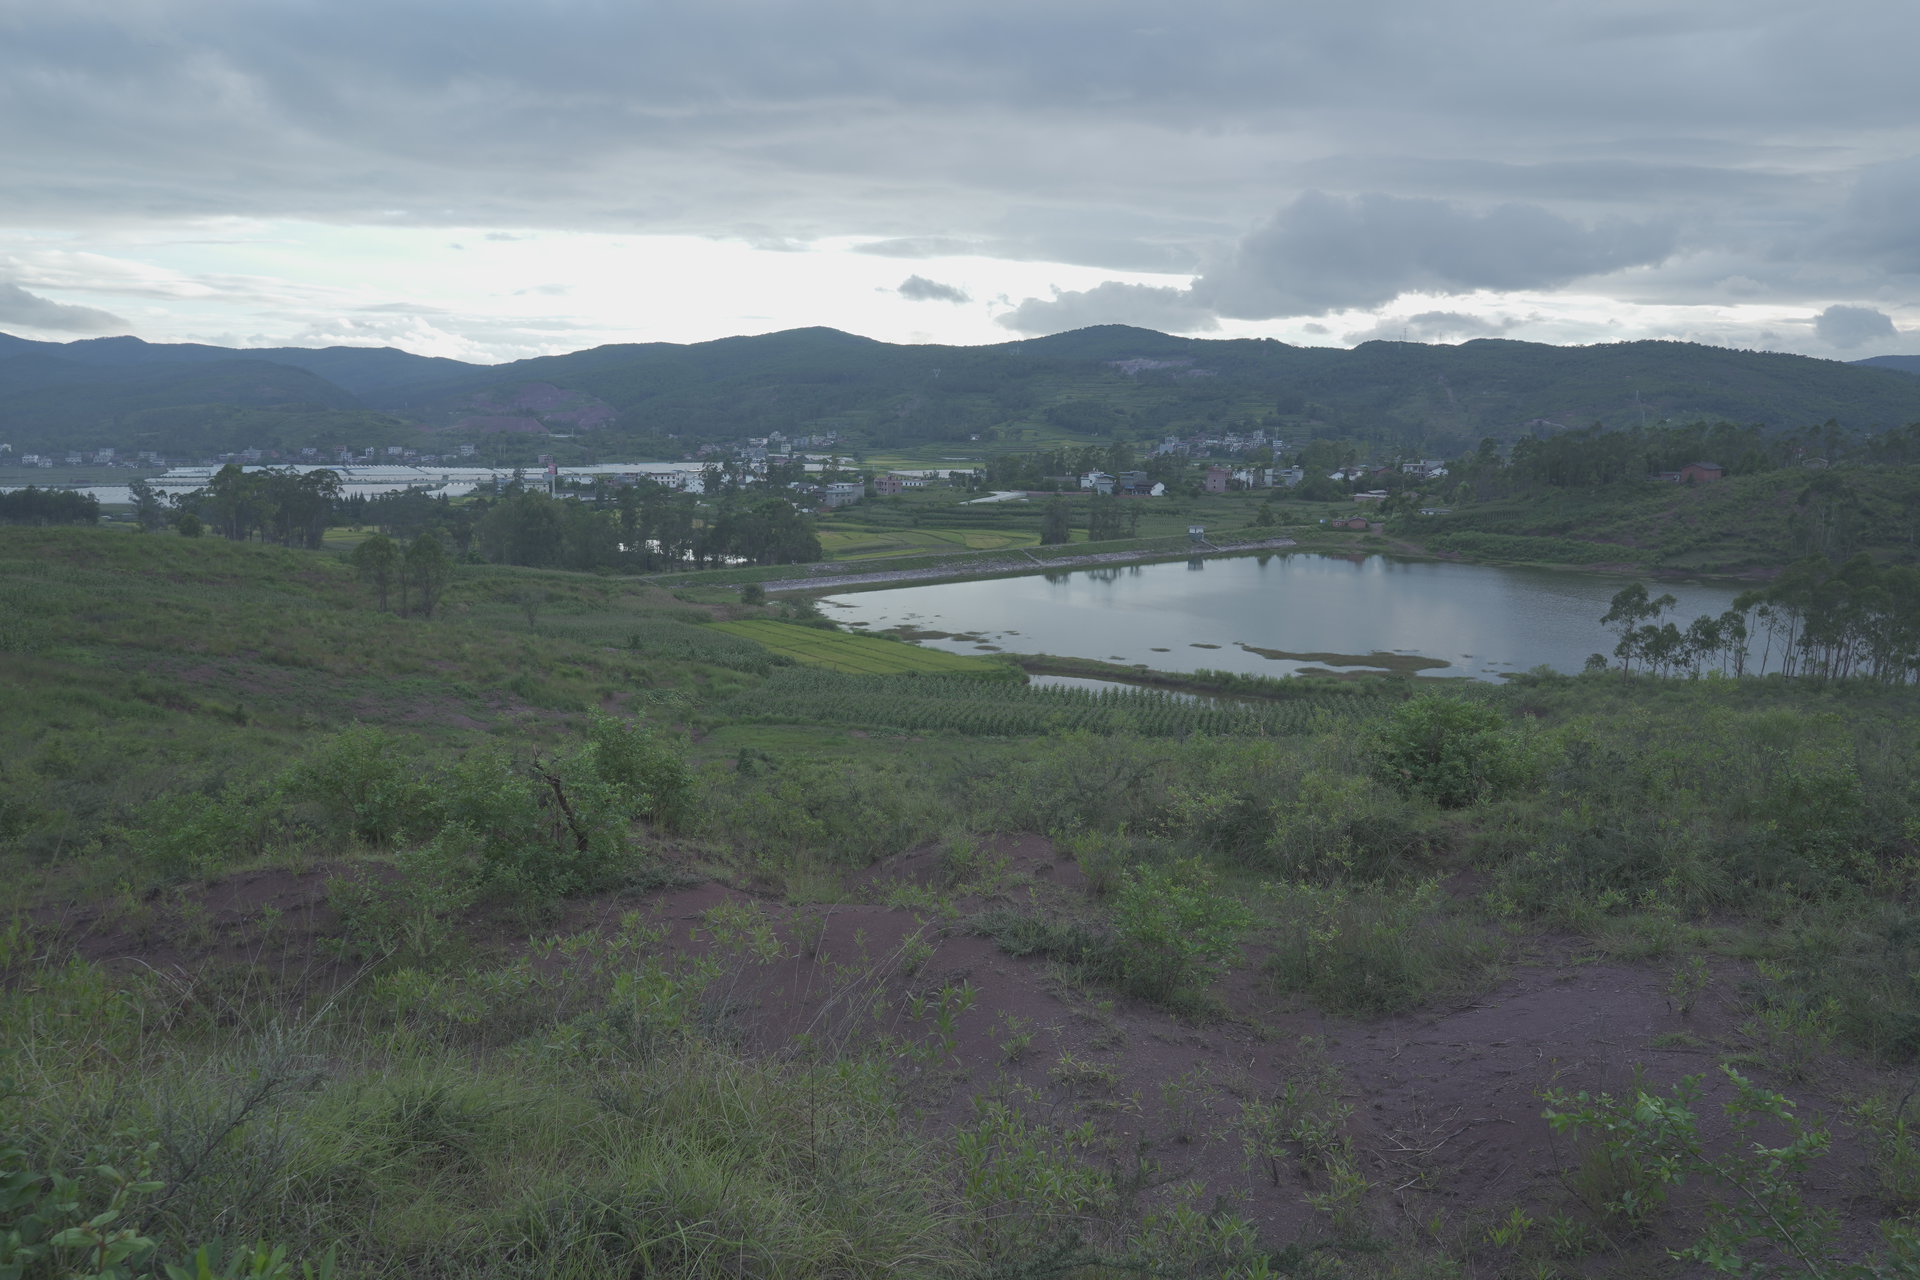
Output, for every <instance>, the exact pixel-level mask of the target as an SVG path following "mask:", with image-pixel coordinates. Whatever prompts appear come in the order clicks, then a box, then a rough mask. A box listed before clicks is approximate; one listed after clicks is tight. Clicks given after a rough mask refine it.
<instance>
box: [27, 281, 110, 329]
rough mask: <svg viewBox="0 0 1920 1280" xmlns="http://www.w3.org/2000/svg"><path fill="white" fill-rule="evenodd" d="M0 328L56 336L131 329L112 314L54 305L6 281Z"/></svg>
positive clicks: (66, 304)
mask: <svg viewBox="0 0 1920 1280" xmlns="http://www.w3.org/2000/svg"><path fill="white" fill-rule="evenodd" d="M0 324H5V325H18V326H20V327H22V328H27V329H43V330H50V331H52V332H55V333H106V332H109V331H118V332H121V333H125V332H127V331H128V329H129V328H130V326H129V325H128V324H127V322H126V321H125V320H122V319H121V318H120V317H119V316H116V315H114V314H113V313H112V312H111V311H101V310H100V309H98V308H97V307H78V306H74V305H73V304H72V303H67V302H55V301H53V299H51V298H43V297H41V296H40V295H39V294H37V293H28V292H27V291H26V290H25V289H22V288H21V287H20V286H19V285H17V284H12V283H9V282H5V281H0Z"/></svg>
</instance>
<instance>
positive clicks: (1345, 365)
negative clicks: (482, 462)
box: [0, 325, 1920, 455]
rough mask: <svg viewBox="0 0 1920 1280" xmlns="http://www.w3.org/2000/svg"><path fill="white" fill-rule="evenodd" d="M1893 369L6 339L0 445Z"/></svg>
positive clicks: (561, 426) (1743, 403) (1846, 418)
mask: <svg viewBox="0 0 1920 1280" xmlns="http://www.w3.org/2000/svg"><path fill="white" fill-rule="evenodd" d="M1902 361H1913V362H1914V363H1917V364H1920V358H1916V357H1881V358H1879V359H1876V360H1873V361H1865V362H1861V363H1858V364H1845V363H1841V362H1838V361H1832V360H1817V359H1813V358H1811V357H1807V356H1796V355H1785V354H1780V353H1771V352H1755V351H1735V350H1730V349H1726V348H1720V347H1707V346H1700V345H1697V344H1691V343H1679V342H1628V343H1615V344H1608V345H1602V346H1591V347H1555V346H1547V345H1543V344H1539V343H1527V342H1512V341H1506V340H1498V339H1481V340H1476V341H1473V342H1467V343H1462V344H1461V345H1459V346H1433V345H1425V344H1420V343H1403V342H1369V343H1365V344H1362V345H1361V346H1359V347H1356V348H1354V349H1352V350H1346V349H1342V348H1332V347H1295V346H1289V345H1287V344H1285V343H1281V342H1274V341H1270V340H1263V339H1228V340H1217V339H1201V338H1179V337H1171V336H1169V335H1167V334H1163V333H1156V332H1153V331H1151V330H1146V329H1134V328H1128V327H1125V326H1119V325H1106V326H1098V327H1095V328H1089V329H1081V330H1077V331H1074V332H1071V333H1062V334H1056V335H1053V336H1051V337H1045V338H1032V339H1027V340H1024V341H1018V342H1006V343H1000V344H996V345H993V346H983V347H943V346H901V345H893V344H890V343H884V342H877V341H874V340H871V339H868V338H861V337H856V336H854V335H852V334H846V333H841V332H839V331H837V330H833V329H822V328H814V329H795V330H789V331H787V332H784V333H773V334H764V335H758V336H751V337H737V338H724V339H720V340H718V341H714V342H701V343H691V344H685V345H682V344H676V343H641V344H616V345H610V346H603V347H596V348H593V349H591V350H587V351H577V352H572V353H570V354H567V355H560V356H545V357H540V358H537V359H531V360H519V361H514V362H512V363H510V364H501V365H492V366H485V365H472V364H466V363H463V362H461V361H457V360H446V359H439V358H431V357H424V356H415V355H410V354H408V353H407V352H404V351H396V350H393V349H391V348H351V347H329V348H325V349H320V350H304V349H298V348H274V349H262V350H236V349H228V348H222V347H213V346H204V345H196V344H159V343H147V342H142V341H140V340H139V339H136V338H97V339H89V340H85V341H79V342H69V343H43V342H29V341H26V340H24V339H19V338H12V337H8V336H6V335H3V334H0V440H11V441H12V442H13V443H14V444H15V446H16V448H20V449H31V448H36V447H44V448H60V447H69V448H77V447H86V446H87V445H88V444H114V445H124V446H127V447H133V444H134V442H133V438H132V437H133V436H134V435H135V434H136V433H137V434H139V435H141V436H142V437H143V438H145V439H148V440H155V439H159V438H160V437H161V436H164V434H165V430H164V429H163V428H162V427H161V425H160V424H162V423H177V424H190V423H191V422H192V421H193V420H194V412H195V411H196V410H198V409H201V408H205V407H208V406H226V407H228V408H246V409H250V410H272V411H274V412H277V413H279V414H280V415H281V416H280V418H279V419H277V421H278V424H279V425H278V426H277V427H276V428H275V430H276V431H277V432H281V433H283V435H284V433H291V435H293V436H297V435H298V434H299V425H298V422H297V421H296V420H295V419H293V418H289V417H288V416H287V415H289V414H297V413H299V412H314V411H325V412H328V413H331V414H339V413H344V412H351V411H362V412H368V413H369V415H370V416H369V417H367V418H365V419H358V420H356V421H358V422H360V423H362V424H363V425H365V426H367V427H368V428H369V429H370V428H371V427H372V425H374V424H375V423H388V424H393V423H394V420H396V419H398V420H402V421H403V422H407V423H413V424H417V427H418V429H419V430H421V431H425V432H438V433H449V434H450V435H451V436H452V437H453V438H472V437H475V436H478V435H480V434H482V433H485V432H511V433H516V434H515V435H514V437H513V438H514V439H515V440H516V441H518V442H519V443H518V444H516V445H515V447H516V448H528V449H531V448H534V447H552V446H545V445H544V441H545V439H546V438H547V434H548V433H553V434H557V435H566V436H577V437H579V442H576V443H575V444H574V445H572V446H569V447H572V448H575V449H584V448H588V447H591V448H592V449H593V450H595V451H597V452H598V453H600V454H602V455H604V454H607V453H622V452H633V453H640V454H644V453H653V454H656V455H658V454H677V453H679V452H681V451H683V450H684V449H685V448H687V447H689V446H690V445H691V444H693V443H695V442H698V441H701V440H722V439H734V438H739V437H742V436H749V435H752V436H758V435H766V434H768V433H770V432H772V431H782V432H785V433H787V434H789V435H793V434H819V433H821V432H826V431H832V432H835V433H837V434H838V435H839V436H840V437H841V439H842V440H844V441H846V442H847V443H848V444H850V445H856V446H865V447H876V448H877V447H901V446H909V445H914V444H924V443H932V442H942V441H967V440H969V439H970V438H972V437H981V438H984V439H988V440H991V439H993V438H996V437H998V438H1000V439H1002V440H1015V439H1023V438H1028V437H1032V438H1055V439H1057V438H1060V437H1062V436H1066V437H1071V438H1100V437H1105V436H1115V435H1118V436H1124V437H1127V438H1132V439H1141V440H1150V439H1154V438H1157V437H1159V436H1161V435H1165V434H1169V433H1180V434H1185V433H1188V432H1191V431H1197V430H1202V429H1206V428H1209V427H1222V426H1225V427H1238V428H1242V429H1250V428H1252V427H1256V426H1265V427H1267V428H1268V429H1270V430H1274V431H1277V432H1279V433H1280V434H1282V435H1283V436H1287V437H1290V438H1304V437H1310V436H1315V435H1324V436H1344V437H1351V438H1355V439H1360V440H1368V441H1377V442H1380V443H1382V444H1385V445H1391V446H1396V447H1405V448H1416V449H1420V450H1422V451H1426V452H1431V453H1434V454H1449V453H1456V452H1459V451H1462V450H1465V449H1469V448H1471V447H1473V446H1474V445H1475V444H1477V443H1478V442H1479V440H1480V439H1481V438H1482V437H1485V436H1492V437H1494V438H1496V439H1498V440H1501V441H1511V440H1513V439H1516V438H1518V437H1520V436H1522V435H1526V434H1529V433H1550V432H1553V431H1556V430H1561V429H1568V428H1574V427H1584V426H1588V425H1591V424H1592V423H1595V422H1603V423H1606V424H1608V425H1614V426H1625V425H1631V424H1634V423H1639V422H1658V421H1677V422H1686V421H1693V420H1697V419H1703V418H1704V419H1710V420H1721V419H1725V420H1731V421H1734V422H1739V423H1765V424H1767V425H1770V426H1775V427H1779V428H1782V429H1785V428H1801V427H1807V426H1811V425H1814V424H1818V423H1822V422H1825V421H1826V420H1828V419H1833V420H1835V421H1837V422H1838V423H1839V424H1840V425H1841V426H1843V427H1848V428H1851V429H1855V430H1862V431H1875V430H1880V429H1883V428H1887V427H1892V426H1900V425H1905V424H1907V423H1911V422H1920V380H1916V379H1915V378H1914V377H1912V376H1911V373H1912V372H1916V371H1920V370H1909V367H1908V366H1907V365H1906V364H1903V363H1901V362H1902ZM372 412H380V413H384V414H385V415H389V416H388V417H382V418H374V417H372V416H371V413H372ZM226 420H227V421H229V422H233V421H236V419H234V418H232V416H231V415H229V416H228V418H227V419H226ZM238 421H242V422H244V421H246V419H244V418H242V419H239V420H238ZM315 421H316V423H317V422H318V421H319V420H318V419H316V420H315ZM156 433H157V434H156ZM423 438H425V437H423ZM288 442H289V443H294V441H291V440H289V441H288ZM580 442H585V443H580ZM256 443H260V444H261V445H262V447H268V446H267V445H266V444H265V442H256ZM306 443H312V444H320V443H323V441H320V440H318V439H316V440H312V441H307V442H306ZM369 443H373V441H369ZM138 447H144V448H152V447H161V448H163V449H165V448H167V447H168V446H167V445H165V444H164V443H162V444H159V445H156V444H154V443H145V444H142V445H140V446H138ZM176 447H177V448H179V449H181V450H183V451H184V450H185V449H186V446H185V445H184V444H182V445H180V446H176ZM233 447H240V446H238V445H236V446H233Z"/></svg>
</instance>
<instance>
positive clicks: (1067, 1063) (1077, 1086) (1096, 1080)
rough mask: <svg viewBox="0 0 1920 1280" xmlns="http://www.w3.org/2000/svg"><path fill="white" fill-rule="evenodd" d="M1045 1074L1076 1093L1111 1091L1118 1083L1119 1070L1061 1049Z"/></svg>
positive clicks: (1069, 1050)
mask: <svg viewBox="0 0 1920 1280" xmlns="http://www.w3.org/2000/svg"><path fill="white" fill-rule="evenodd" d="M1047 1075H1048V1077H1049V1078H1050V1079H1052V1080H1053V1082H1054V1083H1055V1084H1058V1085H1062V1086H1064V1087H1065V1088H1068V1089H1071V1090H1073V1091H1074V1092H1076V1093H1081V1092H1099V1093H1112V1092H1113V1090H1114V1089H1115V1088H1117V1087H1118V1086H1119V1084H1120V1072H1119V1071H1118V1070H1117V1069H1116V1068H1114V1067H1113V1066H1112V1065H1111V1064H1109V1063H1105V1062H1089V1061H1087V1060H1086V1059H1085V1058H1081V1057H1079V1056H1077V1055H1076V1054H1075V1053H1074V1052H1073V1051H1072V1050H1071V1049H1063V1050H1061V1052H1060V1056H1059V1057H1058V1058H1056V1059H1054V1063H1053V1065H1052V1066H1051V1067H1048V1068H1047Z"/></svg>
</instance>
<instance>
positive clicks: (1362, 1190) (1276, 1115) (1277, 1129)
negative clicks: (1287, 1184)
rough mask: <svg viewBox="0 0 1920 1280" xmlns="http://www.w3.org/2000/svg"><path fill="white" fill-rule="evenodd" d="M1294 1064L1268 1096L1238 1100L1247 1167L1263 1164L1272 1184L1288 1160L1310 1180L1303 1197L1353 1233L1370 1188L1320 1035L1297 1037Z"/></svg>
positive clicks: (1359, 1231) (1363, 1218)
mask: <svg viewBox="0 0 1920 1280" xmlns="http://www.w3.org/2000/svg"><path fill="white" fill-rule="evenodd" d="M1300 1048H1301V1052H1302V1056H1301V1068H1300V1070H1299V1072H1298V1074H1297V1075H1296V1076H1295V1077H1294V1078H1293V1079H1291V1080H1288V1081H1287V1082H1286V1083H1285V1084H1283V1085H1282V1086H1281V1087H1280V1089H1279V1091H1278V1092H1277V1093H1275V1094H1274V1095H1272V1096H1271V1097H1268V1098H1253V1099H1248V1100H1245V1101H1243V1102H1242V1103H1241V1106H1240V1118H1239V1121H1238V1123H1237V1125H1236V1126H1235V1127H1236V1129H1237V1130H1238V1132H1239V1134H1240V1145H1241V1152H1242V1155H1243V1158H1244V1160H1245V1163H1246V1167H1247V1169H1248V1171H1249V1172H1264V1173H1265V1174H1266V1175H1267V1177H1268V1178H1269V1180H1271V1181H1272V1183H1273V1185H1274V1186H1276V1187H1278V1186H1280V1185H1281V1174H1282V1172H1283V1171H1285V1170H1286V1169H1288V1168H1290V1167H1291V1168H1293V1169H1294V1170H1295V1171H1296V1172H1297V1173H1298V1174H1299V1175H1300V1176H1301V1177H1303V1178H1306V1179H1307V1180H1308V1182H1309V1184H1310V1186H1311V1187H1312V1189H1311V1190H1309V1191H1308V1192H1307V1196H1306V1199H1307V1203H1308V1204H1310V1205H1312V1206H1313V1207H1314V1208H1315V1209H1316V1210H1318V1211H1319V1212H1321V1213H1323V1214H1325V1215H1326V1216H1327V1218H1328V1219H1329V1221H1330V1222H1331V1224H1332V1226H1333V1228H1334V1230H1335V1231H1336V1232H1338V1233H1339V1234H1340V1235H1342V1236H1345V1237H1359V1236H1362V1235H1364V1234H1365V1233H1366V1231H1367V1229H1368V1216H1367V1208H1366V1198H1367V1195H1368V1193H1369V1192H1370V1191H1371V1190H1372V1184H1371V1183H1370V1182H1368V1180H1367V1178H1366V1175H1365V1174H1363V1173H1362V1172H1361V1170H1360V1162H1359V1157H1358V1155H1357V1154H1356V1152H1355V1151H1354V1146H1353V1139H1352V1138H1351V1137H1349V1136H1348V1135H1347V1133H1346V1131H1345V1130H1346V1123H1347V1121H1348V1120H1349V1119H1350V1118H1351V1117H1352V1115H1353V1108H1352V1107H1351V1106H1349V1105H1347V1104H1346V1103H1344V1102H1342V1101H1340V1097H1339V1090H1340V1076H1339V1071H1338V1069H1337V1068H1335V1067H1334V1066H1333V1064H1332V1063H1331V1062H1329V1061H1328V1060H1327V1058H1326V1045H1325V1042H1324V1041H1321V1040H1318V1039H1315V1038H1312V1037H1309V1038H1307V1039H1305V1040H1302V1041H1301V1042H1300Z"/></svg>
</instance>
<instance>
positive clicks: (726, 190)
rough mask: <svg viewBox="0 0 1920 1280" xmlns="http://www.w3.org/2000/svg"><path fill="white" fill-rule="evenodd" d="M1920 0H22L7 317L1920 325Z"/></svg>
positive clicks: (6, 57) (1817, 350)
mask: <svg viewBox="0 0 1920 1280" xmlns="http://www.w3.org/2000/svg"><path fill="white" fill-rule="evenodd" d="M1915 50H1920V4H1917V3H1915V0H1834V2H1831V3H1827V4H1824V5H1816V4H1811V3H1808V0H1738V2H1737V3H1732V2H1723V0H1660V2H1659V3H1642V2H1641V0H1606V2H1604V3H1594V2H1593V0H1583V2H1582V3H1578V4H1575V3H1567V2H1564V0H1451V2H1450V0H1353V2H1352V3H1348V4H1345V5H1334V4H1327V3H1317V4H1299V3H1292V2H1290V0H1186V2H1185V3H1180V4H1168V3H1165V0H1155V2H1154V3H1151V4H1149V3H1142V2H1140V0H964V2H961V0H914V2H913V3H907V2H905V0H901V2H900V3H893V4H889V3H882V2H880V0H779V2H764V0H763V2H755V0H672V2H665V0H516V2H515V3H492V2H490V0H446V2H444V3H435V4H429V3H421V2H420V0H378V2H377V3H376V2H374V0H267V2H264V3H263V0H59V2H58V3H54V2H52V0H0V162H3V163H4V168H3V169H0V330H3V331H5V332H9V333H13V334H16V335H19V336H23V337H33V338H47V339H55V340H66V339H69V338H74V337H89V336H98V335H103V334H114V333H133V334H137V335H138V336H140V337H143V338H147V339H149V340H153V341H186V340H191V341H203V342H217V343H224V344H229V345H238V346H259V345H301V346H320V345H326V344H331V343H351V344H366V345H382V344H390V345H394V346H399V347H403V348H405V349H407V350H411V351H417V352H421V353H424V354H432V355H447V356H454V357H458V358H461V359H468V360H484V361H496V360H507V359H515V358H518V357H522V356H528V355H539V354H547V353H552V352H558V351H569V350H575V349H579V348H582V347H588V346H594V345H597V344H600V343H603V342H620V341H674V342H688V341H699V340H704V339H709V338H716V337H723V336H726V335H729V334H736V333H759V332H768V331H772V330H777V329H786V328H793V327H797V326H801V325H815V324H821V325H832V326H834V327H837V328H841V329H847V330H850V331H853V332H856V333H862V334H866V335H869V336H871V337H875V338H881V339H884V340H887V341H892V342H959V343H979V342H1002V341H1007V340H1010V339H1013V338H1018V337H1021V336H1025V335H1033V334H1042V333H1051V332H1056V331H1059V330H1062V329H1071V328H1078V327H1081V326H1083V325H1089V324H1102V323H1115V322H1118V323H1129V324H1138V325H1143V326H1146V327H1149V328H1155V329H1162V330H1166V331H1169V332H1176V333H1186V334H1193V335H1198V336H1213V337H1228V336H1256V335H1257V336H1267V337H1274V338H1279V339H1282V340H1284V341H1288V342H1297V343H1307V344H1315V345H1351V344H1353V343H1356V342H1361V341H1365V340H1367V339H1369V338H1379V337H1384V338H1394V339H1401V338H1405V339H1411V340H1416V341H1441V342H1457V341H1461V340H1464V339H1467V338H1472V337H1481V336H1505V337H1511V338H1522V339H1528V340H1535V341H1545V342H1558V343H1588V342H1606V341H1614V340H1619V339H1625V338H1643V337H1660V338H1682V339H1688V340H1694V341H1701V342H1711V343H1718V344H1722V345H1729V346H1741V347H1756V348H1768V349H1780V350H1789V351H1800V352H1806V353H1808V354H1813V355H1822V356H1832V357H1836V358H1841V359H1858V358H1861V357H1863V356H1868V355H1876V354H1883V353H1888V352H1902V353H1913V352H1920V89H1916V88H1915V85H1916V80H1915V75H1914V70H1913V61H1914V55H1915Z"/></svg>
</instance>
